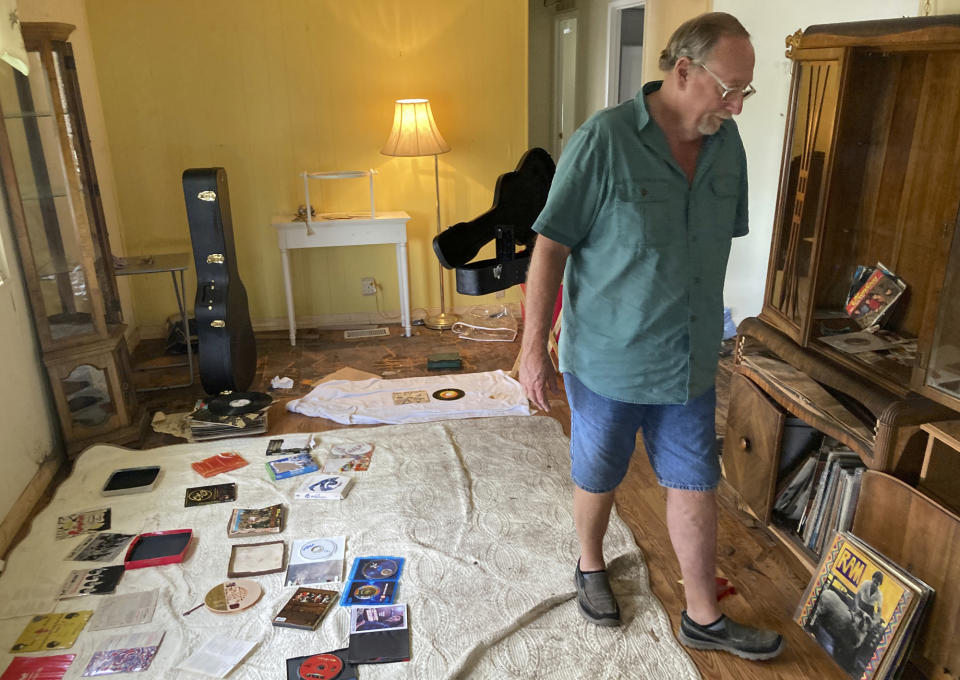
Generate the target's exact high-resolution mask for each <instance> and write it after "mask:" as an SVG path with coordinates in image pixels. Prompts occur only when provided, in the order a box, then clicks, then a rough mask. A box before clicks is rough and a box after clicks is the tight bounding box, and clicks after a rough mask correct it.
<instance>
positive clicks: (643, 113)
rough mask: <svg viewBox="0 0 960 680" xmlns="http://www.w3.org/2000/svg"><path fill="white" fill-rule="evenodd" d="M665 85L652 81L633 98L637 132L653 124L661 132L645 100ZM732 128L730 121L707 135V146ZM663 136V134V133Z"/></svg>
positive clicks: (705, 141)
mask: <svg viewBox="0 0 960 680" xmlns="http://www.w3.org/2000/svg"><path fill="white" fill-rule="evenodd" d="M662 85H663V81H662V80H651V81H650V82H648V83H644V85H643V87H641V88H640V90H639V91H638V92H637V94H636V95H635V96H634V98H633V108H634V120H635V122H636V126H637V131H638V132H640V131H641V130H643V129H644V128H645V127H647V126H648V125H650V124H651V123H652V124H653V126H654V127H656V128H657V130H659V129H660V128H659V126H658V125H657V124H656V122H654V120H653V118H651V117H650V112H649V111H648V110H647V100H646V99H644V97H646V95H648V94H651V93H652V92H656V91H657V90H659V89H660V87H661V86H662ZM728 127H730V122H729V121H724V123H723V125H721V126H720V129H719V130H717V131H716V132H715V133H714V134H712V135H705V137H706V139H704V140H703V141H704V143H705V145H710V144H713V143H714V142H713V141H712V140H713V139H714V138H716V139H721V138H722V137H723V136H724V135H726V134H727V128H728ZM661 135H662V132H661Z"/></svg>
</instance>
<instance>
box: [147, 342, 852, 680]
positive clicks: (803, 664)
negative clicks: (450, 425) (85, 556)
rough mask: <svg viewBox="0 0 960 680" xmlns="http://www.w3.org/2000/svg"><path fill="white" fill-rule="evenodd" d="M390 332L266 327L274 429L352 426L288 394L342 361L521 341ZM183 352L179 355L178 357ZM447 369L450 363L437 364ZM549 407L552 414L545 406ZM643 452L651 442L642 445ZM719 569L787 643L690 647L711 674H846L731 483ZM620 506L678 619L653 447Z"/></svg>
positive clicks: (488, 355)
mask: <svg viewBox="0 0 960 680" xmlns="http://www.w3.org/2000/svg"><path fill="white" fill-rule="evenodd" d="M390 330H391V335H390V336H389V337H385V338H374V339H358V340H345V339H344V338H343V333H342V331H321V332H318V331H307V332H304V333H301V334H300V336H299V338H298V343H297V346H296V347H290V345H289V342H288V341H287V339H286V337H285V334H284V333H276V334H259V335H258V336H257V342H258V349H259V366H258V369H259V370H258V378H257V381H256V383H255V384H254V385H253V389H257V390H262V391H266V389H267V388H268V387H269V384H270V379H271V378H273V377H274V376H288V377H290V378H293V380H294V383H295V385H294V388H293V389H292V390H289V391H286V390H284V391H277V392H274V393H273V394H274V395H275V396H276V398H277V399H278V400H280V402H281V403H277V404H275V405H274V406H273V407H271V410H270V413H269V425H270V427H269V433H270V434H271V435H282V434H285V433H294V432H318V431H323V430H327V429H334V428H339V427H343V426H342V425H339V424H337V423H333V422H331V421H327V420H323V419H319V418H307V417H305V416H300V415H297V414H292V413H288V412H286V411H285V410H284V408H283V403H282V402H285V401H286V400H287V399H288V398H291V397H293V396H300V395H303V394H306V393H307V392H308V391H309V389H310V383H311V382H312V381H313V380H316V379H318V378H320V377H322V376H324V375H326V374H328V373H331V372H333V371H334V370H336V369H338V368H341V367H344V366H350V367H352V368H356V369H360V370H365V371H370V372H373V373H378V374H380V375H381V376H382V377H385V378H401V377H412V376H421V375H428V374H431V372H430V371H428V370H427V368H426V363H427V355H429V354H431V353H434V352H440V351H454V350H455V351H458V352H459V353H460V355H461V357H462V359H463V368H462V371H463V372H475V371H487V370H494V369H497V368H502V369H504V370H509V369H510V367H511V366H512V365H513V360H514V358H515V355H516V352H517V350H518V348H519V342H516V343H501V342H475V341H469V340H458V339H456V338H455V337H454V336H453V335H452V334H451V333H450V332H442V333H441V332H437V331H430V330H427V329H424V328H422V327H418V328H415V329H414V337H412V338H403V337H401V336H400V335H399V329H398V327H396V326H391V327H390ZM162 349H163V348H162V344H161V343H157V342H144V343H141V345H140V346H138V347H137V349H136V351H135V353H134V362H135V364H139V365H145V364H151V363H152V364H154V365H156V364H158V363H159V364H162V363H163V362H165V361H171V359H170V358H162V359H157V358H155V357H157V356H158V355H159V354H160V352H162ZM173 361H175V359H173ZM436 373H437V374H442V373H443V372H442V371H441V372H436ZM183 374H184V369H182V368H178V369H170V370H152V371H145V372H138V374H137V381H138V384H140V385H141V386H142V385H146V384H153V385H156V384H159V383H162V382H163V381H167V382H168V383H169V382H173V383H175V382H180V381H181V380H182V378H183ZM726 376H727V373H726V371H724V370H721V371H719V372H718V395H719V396H720V399H719V400H718V401H719V404H720V405H719V406H718V416H719V417H718V430H720V431H722V430H723V420H724V413H723V408H724V405H725V403H726V402H725V399H724V395H725V394H726V392H725V388H726ZM202 396H203V390H202V389H201V388H200V386H199V383H197V384H196V385H194V386H193V387H192V388H182V389H176V390H169V391H164V392H150V393H145V394H143V395H142V397H141V400H142V402H143V403H144V405H145V407H146V408H148V409H149V410H150V411H151V412H153V411H155V410H157V409H162V410H164V411H166V412H177V411H184V410H189V409H190V408H191V406H192V404H193V403H194V401H195V400H196V399H197V398H200V397H202ZM538 417H545V416H538ZM546 417H553V418H556V419H557V420H559V421H560V423H561V424H562V425H563V427H564V430H565V431H566V432H568V433H569V417H570V415H569V409H568V408H567V405H566V401H565V400H564V398H563V396H562V393H561V394H558V395H557V398H556V400H555V401H553V402H552V409H551V413H550V414H549V416H546ZM180 442H182V440H179V439H176V438H173V437H170V436H169V435H162V434H157V433H153V432H151V433H150V434H149V435H148V436H147V437H146V439H145V440H144V442H143V443H142V447H143V448H152V447H155V446H161V445H165V444H171V443H180ZM639 448H640V451H641V453H642V446H641V447H639ZM720 496H721V512H720V527H719V545H720V548H719V561H718V569H719V571H720V573H721V575H723V576H726V577H727V578H728V579H730V581H731V582H732V583H733V585H734V586H735V587H736V589H737V591H738V594H737V595H734V596H730V597H727V598H725V599H724V601H723V608H724V610H725V611H726V612H727V613H728V614H730V615H731V616H733V617H735V618H739V619H741V620H743V621H748V622H751V623H753V624H756V625H762V626H766V627H771V628H776V629H777V630H779V631H781V632H782V633H783V634H784V636H785V637H786V638H787V642H788V646H787V649H786V651H785V652H784V653H783V654H782V655H781V656H780V657H779V658H777V659H775V660H773V661H769V662H761V663H756V662H748V661H743V660H741V659H738V658H736V657H734V656H732V655H730V654H726V653H719V652H698V651H695V650H690V656H691V657H692V658H693V660H694V662H695V663H696V665H697V667H698V668H699V669H700V672H701V674H702V675H703V677H704V678H709V679H714V678H716V679H730V680H752V679H754V678H756V679H760V678H783V679H789V680H792V679H799V678H818V679H820V680H831V679H833V678H838V679H839V678H844V677H846V675H845V674H844V673H843V672H842V671H841V670H840V669H839V668H838V667H837V666H836V665H835V664H834V663H833V661H832V660H831V659H830V658H829V657H828V656H827V655H826V653H825V652H823V651H822V650H821V649H820V648H819V647H818V646H817V645H816V644H815V643H814V642H813V641H812V640H811V639H809V638H808V637H807V636H806V634H804V633H803V631H802V630H801V629H800V628H799V627H798V626H796V625H795V624H793V623H792V617H793V613H794V609H795V608H796V606H797V603H798V601H799V599H800V597H801V595H802V593H803V590H804V587H805V586H806V583H807V574H806V573H805V572H803V571H802V569H800V568H799V567H798V566H797V565H796V564H795V562H794V561H793V558H792V557H791V555H790V554H789V552H788V551H787V550H786V549H785V548H783V547H782V546H780V545H779V544H778V543H776V542H775V541H773V540H772V539H771V538H770V537H768V535H767V534H766V533H765V532H764V531H763V530H762V529H759V528H757V527H755V526H751V525H750V524H749V523H744V521H743V519H742V513H739V511H738V510H737V508H736V503H735V501H733V500H732V499H730V498H728V497H727V495H726V494H724V493H721V494H720ZM616 499H617V509H618V511H619V513H620V515H621V517H622V518H623V519H624V521H625V522H626V523H627V524H628V525H629V526H630V528H631V530H632V531H633V534H634V537H635V538H636V541H637V544H638V545H639V546H640V547H641V548H642V550H643V552H644V555H645V556H646V559H647V562H648V564H649V566H650V580H651V587H652V589H653V592H654V593H655V594H656V596H657V597H658V598H659V599H660V601H661V602H662V603H663V605H664V607H665V609H666V611H667V612H668V613H669V615H670V618H671V621H672V622H673V625H674V628H676V626H677V625H678V623H679V621H678V620H679V612H680V610H681V609H682V608H683V599H682V586H681V585H680V584H679V583H678V580H679V578H680V573H679V567H678V565H677V563H676V559H675V557H674V555H673V550H672V547H671V544H670V539H669V536H668V534H667V529H666V524H665V516H664V495H663V492H662V490H661V489H660V488H659V487H658V486H657V485H656V481H655V478H654V477H653V473H652V471H651V469H650V466H649V464H648V463H647V461H646V456H644V455H637V456H634V459H633V462H632V463H631V467H630V471H629V473H628V476H627V479H626V481H625V483H624V484H623V485H622V486H621V487H620V488H619V489H618V491H617V495H616Z"/></svg>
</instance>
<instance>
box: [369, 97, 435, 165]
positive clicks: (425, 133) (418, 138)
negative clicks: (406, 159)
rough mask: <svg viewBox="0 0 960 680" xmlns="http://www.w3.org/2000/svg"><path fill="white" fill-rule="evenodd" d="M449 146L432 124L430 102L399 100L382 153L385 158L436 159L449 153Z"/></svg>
mask: <svg viewBox="0 0 960 680" xmlns="http://www.w3.org/2000/svg"><path fill="white" fill-rule="evenodd" d="M449 150H450V146H449V145H448V144H447V143H446V142H445V141H444V140H443V136H442V135H441V134H440V131H439V130H438V129H437V123H436V121H434V120H433V111H431V110H430V101H429V100H427V99H398V100H397V101H396V103H395V104H394V109H393V129H392V130H390V136H389V137H388V138H387V142H386V144H384V145H383V148H382V149H380V153H382V154H384V155H385V156H433V155H435V154H439V153H446V152H447V151H449Z"/></svg>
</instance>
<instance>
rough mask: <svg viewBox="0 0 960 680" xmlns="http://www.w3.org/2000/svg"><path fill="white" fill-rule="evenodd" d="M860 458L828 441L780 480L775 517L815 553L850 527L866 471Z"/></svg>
mask: <svg viewBox="0 0 960 680" xmlns="http://www.w3.org/2000/svg"><path fill="white" fill-rule="evenodd" d="M865 469H866V468H865V466H864V464H863V462H862V461H861V460H860V456H858V455H857V454H856V453H854V452H853V451H852V450H851V449H850V448H848V447H847V446H844V445H843V444H840V443H839V442H837V441H836V440H835V439H833V438H831V437H825V438H824V441H823V444H822V445H821V446H820V448H819V449H818V450H816V451H812V452H810V453H809V454H807V456H806V457H804V458H802V459H801V460H800V461H799V462H798V463H797V464H796V465H795V466H794V468H793V469H791V470H789V471H787V472H786V473H785V474H784V475H783V476H782V477H781V479H780V482H779V484H778V487H777V489H778V490H777V496H776V498H775V500H774V505H773V510H774V516H775V518H776V519H777V520H779V522H780V523H781V524H782V525H786V526H787V527H789V528H790V529H792V530H793V531H794V533H795V534H796V535H797V536H798V537H799V538H800V539H801V540H802V542H803V544H804V545H805V546H806V547H807V548H809V549H810V550H812V551H813V552H814V553H816V554H817V555H818V556H819V555H822V554H823V549H824V547H825V546H826V543H827V541H828V540H829V539H830V538H831V537H832V536H833V535H834V533H836V532H837V531H845V530H847V529H849V528H850V527H851V525H852V524H853V513H854V510H855V509H856V507H857V499H858V498H859V496H860V482H861V478H862V476H863V472H864V470H865Z"/></svg>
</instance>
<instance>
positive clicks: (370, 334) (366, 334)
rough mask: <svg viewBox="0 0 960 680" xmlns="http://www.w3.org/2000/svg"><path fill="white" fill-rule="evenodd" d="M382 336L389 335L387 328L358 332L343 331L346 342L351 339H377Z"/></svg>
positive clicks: (367, 329)
mask: <svg viewBox="0 0 960 680" xmlns="http://www.w3.org/2000/svg"><path fill="white" fill-rule="evenodd" d="M384 335H390V329H389V328H364V329H362V330H358V331H344V332H343V337H345V338H346V339H347V340H351V339H353V338H379V337H383V336H384Z"/></svg>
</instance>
